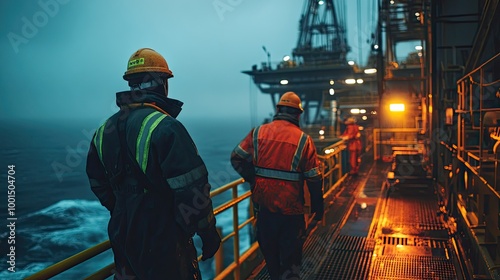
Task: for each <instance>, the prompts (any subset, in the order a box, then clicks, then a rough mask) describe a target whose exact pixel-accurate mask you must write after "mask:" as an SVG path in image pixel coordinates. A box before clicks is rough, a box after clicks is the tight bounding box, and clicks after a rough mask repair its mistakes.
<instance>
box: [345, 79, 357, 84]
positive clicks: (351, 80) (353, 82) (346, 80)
mask: <svg viewBox="0 0 500 280" xmlns="http://www.w3.org/2000/svg"><path fill="white" fill-rule="evenodd" d="M345 83H346V84H348V85H354V84H355V83H356V80H355V79H345Z"/></svg>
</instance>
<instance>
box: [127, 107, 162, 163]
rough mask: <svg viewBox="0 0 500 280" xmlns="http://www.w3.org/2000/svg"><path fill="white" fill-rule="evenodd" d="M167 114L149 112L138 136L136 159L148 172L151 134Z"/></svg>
mask: <svg viewBox="0 0 500 280" xmlns="http://www.w3.org/2000/svg"><path fill="white" fill-rule="evenodd" d="M166 117H167V115H165V114H162V113H160V112H158V111H155V112H153V113H151V114H149V115H148V116H147V117H146V118H145V119H144V120H143V121H142V125H141V130H140V131H139V135H138V136H137V142H136V150H135V159H136V160H137V163H138V164H139V166H140V167H141V170H142V172H144V173H146V168H147V167H148V156H149V147H150V144H151V135H152V134H153V131H154V130H155V128H156V127H157V126H158V124H159V123H160V122H161V121H162V120H163V119H164V118H166Z"/></svg>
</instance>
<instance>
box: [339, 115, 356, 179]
mask: <svg viewBox="0 0 500 280" xmlns="http://www.w3.org/2000/svg"><path fill="white" fill-rule="evenodd" d="M342 138H344V140H345V141H346V142H347V149H348V150H349V164H350V165H351V171H350V172H349V173H350V174H353V175H354V174H358V171H359V164H360V160H359V159H360V155H361V140H360V133H359V125H357V124H356V123H349V124H347V125H346V129H345V131H344V133H343V134H342Z"/></svg>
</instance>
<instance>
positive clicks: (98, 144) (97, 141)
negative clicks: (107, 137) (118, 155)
mask: <svg viewBox="0 0 500 280" xmlns="http://www.w3.org/2000/svg"><path fill="white" fill-rule="evenodd" d="M106 123H108V121H107V120H106V122H105V123H104V124H103V125H101V127H99V128H98V129H97V131H96V132H95V137H94V146H95V147H96V149H97V155H98V156H99V159H100V160H101V162H102V135H103V134H104V129H105V127H106Z"/></svg>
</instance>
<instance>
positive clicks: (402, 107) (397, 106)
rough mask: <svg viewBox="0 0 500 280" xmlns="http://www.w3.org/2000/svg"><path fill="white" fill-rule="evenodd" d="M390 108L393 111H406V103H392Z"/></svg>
mask: <svg viewBox="0 0 500 280" xmlns="http://www.w3.org/2000/svg"><path fill="white" fill-rule="evenodd" d="M389 110H390V111H391V112H404V111H405V104H401V103H397V104H390V105H389Z"/></svg>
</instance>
